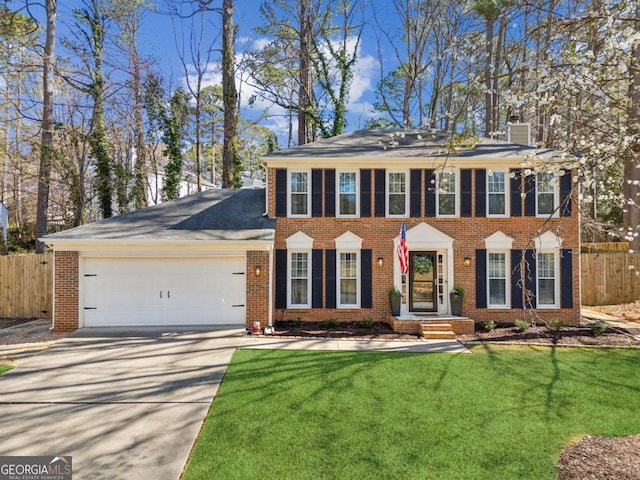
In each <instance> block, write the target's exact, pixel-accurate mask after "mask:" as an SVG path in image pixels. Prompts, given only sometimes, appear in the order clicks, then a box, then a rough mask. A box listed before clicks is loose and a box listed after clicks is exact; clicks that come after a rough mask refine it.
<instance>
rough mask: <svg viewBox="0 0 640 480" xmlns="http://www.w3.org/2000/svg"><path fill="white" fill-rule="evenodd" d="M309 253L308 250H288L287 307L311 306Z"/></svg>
mask: <svg viewBox="0 0 640 480" xmlns="http://www.w3.org/2000/svg"><path fill="white" fill-rule="evenodd" d="M310 267H311V255H310V252H308V251H293V252H292V251H290V252H289V272H288V273H289V281H288V286H289V289H288V290H289V291H288V299H289V305H288V306H289V307H292V308H309V307H310V306H311V268H310Z"/></svg>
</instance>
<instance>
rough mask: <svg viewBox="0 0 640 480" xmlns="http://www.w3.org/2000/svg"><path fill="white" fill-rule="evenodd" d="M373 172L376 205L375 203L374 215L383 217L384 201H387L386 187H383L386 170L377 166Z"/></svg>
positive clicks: (384, 210) (384, 212) (384, 211)
mask: <svg viewBox="0 0 640 480" xmlns="http://www.w3.org/2000/svg"><path fill="white" fill-rule="evenodd" d="M374 172H375V179H374V184H375V185H374V186H375V193H374V198H375V201H376V205H375V216H376V217H384V216H385V214H386V207H385V205H386V201H387V198H386V197H387V193H386V191H385V190H386V188H385V183H386V178H385V177H386V175H387V171H386V170H385V169H384V168H377V169H376V170H374Z"/></svg>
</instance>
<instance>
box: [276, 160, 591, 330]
mask: <svg viewBox="0 0 640 480" xmlns="http://www.w3.org/2000/svg"><path fill="white" fill-rule="evenodd" d="M274 179H275V171H274V169H269V175H268V181H269V216H270V217H271V218H274V217H275V180H274ZM473 188H474V192H473V196H472V198H473V202H474V204H473V212H474V214H475V185H474V186H473ZM372 190H373V188H372ZM422 195H423V200H424V192H423V194H422ZM371 202H372V205H374V198H373V191H372V198H371ZM523 203H524V200H523ZM573 205H574V208H573V215H572V216H571V217H561V218H552V219H548V218H536V217H525V216H521V217H510V218H486V217H475V216H473V217H465V218H434V217H414V218H407V219H406V228H407V230H409V229H411V228H413V227H415V226H416V225H418V224H420V223H422V222H425V223H427V224H429V225H431V226H433V227H434V228H437V229H438V230H440V231H441V232H443V233H445V234H446V235H449V236H450V237H452V238H453V239H454V242H453V251H454V255H453V257H454V258H453V271H454V283H455V285H459V286H461V287H463V288H464V289H465V291H466V295H465V297H464V303H463V307H462V315H463V316H465V317H468V318H471V319H473V320H475V321H476V322H483V321H486V320H495V321H496V322H514V321H515V320H521V319H526V320H531V319H532V315H535V317H536V319H537V321H545V320H546V321H548V320H552V319H555V318H558V319H560V320H562V321H563V323H565V324H577V323H579V321H580V291H579V289H580V287H579V284H580V268H579V264H580V262H579V255H580V247H579V245H580V241H579V219H578V213H577V208H576V205H577V201H576V198H575V197H574V198H573ZM523 211H524V205H523ZM423 213H424V212H423ZM276 222H277V223H276V236H275V245H274V248H276V249H285V248H286V239H287V238H288V237H289V236H291V235H293V234H294V233H296V232H298V231H302V232H304V233H305V234H307V235H309V236H310V237H311V238H313V239H314V243H313V248H315V249H334V248H335V238H336V237H338V236H340V235H342V234H343V233H345V232H347V231H351V232H352V233H354V234H356V235H358V236H359V237H361V238H362V239H363V242H362V248H363V249H371V250H372V259H373V265H372V272H373V289H372V298H373V308H371V309H324V308H322V309H287V311H286V312H285V315H284V319H286V320H291V319H295V318H300V319H302V320H310V321H316V320H325V319H327V318H330V317H335V318H337V319H338V320H340V321H353V320H361V319H362V318H365V317H371V318H372V319H373V320H375V321H386V320H387V318H388V316H389V314H390V306H389V298H388V294H387V292H388V291H389V289H390V288H391V287H392V286H393V265H394V257H395V255H396V253H395V251H394V244H393V239H394V238H395V237H397V236H398V235H399V233H400V225H401V223H402V219H399V218H386V217H363V218H357V219H353V218H351V219H345V218H333V217H315V218H285V217H278V218H277V220H276ZM497 231H501V232H503V233H504V234H506V235H508V236H509V237H511V238H513V240H514V241H513V245H512V248H514V249H531V248H535V246H534V245H533V244H532V239H533V238H534V237H536V236H538V235H540V234H542V233H544V232H546V231H550V232H552V233H554V234H556V235H558V236H559V237H560V238H562V239H563V244H562V248H570V249H573V257H574V258H573V264H572V279H573V284H572V288H573V308H571V309H535V310H522V309H477V308H476V296H475V290H476V285H475V282H476V280H475V272H476V271H475V257H476V249H484V248H486V247H485V242H484V239H485V238H486V237H488V236H489V235H491V234H493V233H495V232H497ZM409 249H411V245H409ZM379 257H382V258H384V265H383V266H382V267H380V266H378V265H377V262H376V259H377V258H379ZM465 257H470V258H471V259H472V263H471V265H470V266H465V265H464V263H463V262H464V258H465ZM323 278H326V275H324V276H323ZM558 281H559V279H558ZM452 287H453V284H452V283H449V290H450V289H451V288H452ZM274 290H275V289H274ZM273 314H274V320H280V319H281V318H282V313H281V312H276V311H274V312H273Z"/></svg>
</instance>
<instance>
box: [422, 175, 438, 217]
mask: <svg viewBox="0 0 640 480" xmlns="http://www.w3.org/2000/svg"><path fill="white" fill-rule="evenodd" d="M435 179H436V175H435V170H433V169H430V168H428V169H426V170H425V171H424V185H425V186H424V216H425V217H435V216H436V183H435Z"/></svg>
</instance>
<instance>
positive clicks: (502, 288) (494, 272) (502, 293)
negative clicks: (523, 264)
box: [487, 253, 507, 305]
mask: <svg viewBox="0 0 640 480" xmlns="http://www.w3.org/2000/svg"><path fill="white" fill-rule="evenodd" d="M487 275H488V277H489V282H488V283H489V305H506V304H507V256H506V254H505V253H489V254H488V256H487Z"/></svg>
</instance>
